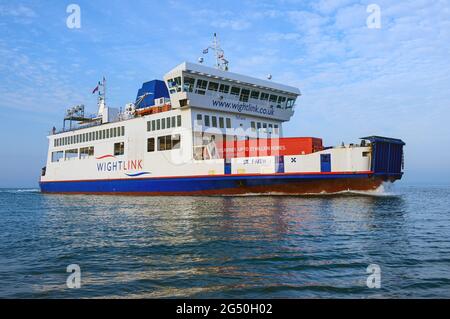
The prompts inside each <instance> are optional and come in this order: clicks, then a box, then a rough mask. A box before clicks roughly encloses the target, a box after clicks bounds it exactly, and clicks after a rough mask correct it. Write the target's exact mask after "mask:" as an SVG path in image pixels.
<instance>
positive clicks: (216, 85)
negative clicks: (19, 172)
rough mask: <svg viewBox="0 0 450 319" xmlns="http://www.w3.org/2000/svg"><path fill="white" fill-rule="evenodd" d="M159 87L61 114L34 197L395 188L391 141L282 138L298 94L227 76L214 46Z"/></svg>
mask: <svg viewBox="0 0 450 319" xmlns="http://www.w3.org/2000/svg"><path fill="white" fill-rule="evenodd" d="M209 51H213V52H214V53H215V61H216V63H215V67H208V66H206V65H205V64H204V59H203V58H199V61H198V63H188V62H184V63H182V64H180V65H178V66H176V67H175V68H174V69H172V70H171V71H169V72H168V73H167V74H165V76H164V77H163V80H158V79H157V80H152V81H149V82H146V83H143V85H142V87H141V88H140V89H139V90H138V92H137V96H136V99H135V101H134V102H133V103H129V104H127V105H125V107H124V108H123V109H119V108H114V107H110V106H109V105H108V104H107V103H106V80H105V78H103V81H100V82H99V83H98V85H97V87H96V88H95V89H94V91H93V93H95V94H96V95H97V100H98V101H97V103H98V111H97V113H96V114H94V115H86V114H85V108H84V105H78V106H74V107H71V108H70V109H68V110H67V112H66V114H65V117H64V122H63V128H62V129H61V130H57V129H56V128H55V127H53V130H52V131H51V133H50V134H49V135H48V142H49V147H48V154H47V163H46V166H45V167H44V168H43V169H42V174H41V177H40V181H39V184H40V189H41V191H42V192H43V193H59V194H121V195H219V196H220V195H244V194H254V195H276V194H282V195H301V194H319V193H336V192H343V191H369V190H375V189H377V188H378V187H379V186H380V185H382V184H383V183H384V182H394V181H396V180H399V179H401V178H402V175H403V170H404V167H403V166H404V165H403V162H404V159H403V157H404V156H403V147H404V145H405V143H404V142H403V141H402V140H401V139H395V138H387V137H382V136H367V137H363V138H361V139H360V142H358V143H352V144H344V143H343V144H342V145H338V146H331V147H330V146H325V145H324V143H323V141H322V139H321V138H317V137H285V136H284V134H283V133H284V132H283V124H284V123H286V122H287V121H289V120H290V119H291V118H292V116H293V115H294V112H295V110H296V101H297V99H298V98H299V97H300V96H301V92H300V90H299V89H298V88H296V87H292V86H288V85H285V84H282V83H276V82H274V81H273V80H272V77H271V76H270V75H269V76H267V79H258V78H254V77H250V76H246V75H241V74H237V73H232V72H230V71H229V68H228V61H227V60H226V59H225V57H224V52H223V50H222V49H221V48H220V45H219V43H218V40H217V38H216V36H215V37H214V41H213V44H212V46H210V47H208V48H207V49H205V50H204V51H203V54H208V52H209Z"/></svg>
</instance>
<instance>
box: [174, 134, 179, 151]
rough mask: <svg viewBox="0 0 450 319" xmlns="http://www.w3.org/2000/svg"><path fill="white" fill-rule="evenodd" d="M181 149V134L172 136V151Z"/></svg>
mask: <svg viewBox="0 0 450 319" xmlns="http://www.w3.org/2000/svg"><path fill="white" fill-rule="evenodd" d="M180 147H181V137H180V134H176V135H172V149H173V150H177V149H180Z"/></svg>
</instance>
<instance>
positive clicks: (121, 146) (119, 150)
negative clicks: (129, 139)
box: [114, 142, 125, 156]
mask: <svg viewBox="0 0 450 319" xmlns="http://www.w3.org/2000/svg"><path fill="white" fill-rule="evenodd" d="M124 153H125V143H124V142H120V143H114V156H117V155H123V154H124Z"/></svg>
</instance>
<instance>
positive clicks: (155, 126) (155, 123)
mask: <svg viewBox="0 0 450 319" xmlns="http://www.w3.org/2000/svg"><path fill="white" fill-rule="evenodd" d="M175 127H181V115H177V116H172V117H167V118H163V119H157V120H151V121H148V122H147V131H148V132H151V131H159V130H165V129H166V128H175Z"/></svg>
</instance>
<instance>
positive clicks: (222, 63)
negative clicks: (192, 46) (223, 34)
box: [201, 33, 228, 71]
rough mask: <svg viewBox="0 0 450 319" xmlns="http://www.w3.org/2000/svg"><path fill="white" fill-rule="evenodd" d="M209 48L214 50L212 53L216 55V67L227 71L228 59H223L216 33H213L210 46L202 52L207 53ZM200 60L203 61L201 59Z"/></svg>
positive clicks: (223, 55)
mask: <svg viewBox="0 0 450 319" xmlns="http://www.w3.org/2000/svg"><path fill="white" fill-rule="evenodd" d="M209 49H211V50H214V55H215V57H216V65H215V66H216V68H217V69H219V70H222V71H228V60H227V59H225V54H224V51H223V50H222V48H221V47H220V42H219V39H218V37H217V34H216V33H214V38H213V43H212V46H209V47H208V48H206V49H205V50H203V54H208V50H209ZM201 61H203V59H202V60H201Z"/></svg>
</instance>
